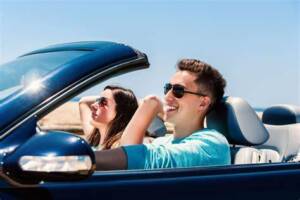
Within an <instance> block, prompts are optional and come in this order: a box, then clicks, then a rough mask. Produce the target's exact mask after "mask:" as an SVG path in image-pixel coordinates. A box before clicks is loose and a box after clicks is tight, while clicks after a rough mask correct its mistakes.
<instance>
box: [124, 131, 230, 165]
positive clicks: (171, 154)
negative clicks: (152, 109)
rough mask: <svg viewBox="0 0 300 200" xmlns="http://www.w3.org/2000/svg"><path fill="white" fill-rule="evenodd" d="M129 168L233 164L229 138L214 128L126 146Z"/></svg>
mask: <svg viewBox="0 0 300 200" xmlns="http://www.w3.org/2000/svg"><path fill="white" fill-rule="evenodd" d="M123 149H124V151H125V153H126V155H127V168H128V169H157V168H178V167H193V166H211V165H228V164H230V163H231V158H230V149H229V144H228V142H227V140H226V138H225V137H224V136H223V135H222V134H220V133H218V132H217V131H215V130H212V129H202V130H199V131H197V132H195V133H193V134H192V135H190V136H188V137H185V138H180V139H174V138H173V135H171V136H167V137H161V138H157V139H155V140H153V142H152V143H151V144H140V145H130V146H124V147H123Z"/></svg>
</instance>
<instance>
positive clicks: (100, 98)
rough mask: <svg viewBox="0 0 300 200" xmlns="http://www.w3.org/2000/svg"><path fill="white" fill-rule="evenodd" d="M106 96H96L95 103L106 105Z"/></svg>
mask: <svg viewBox="0 0 300 200" xmlns="http://www.w3.org/2000/svg"><path fill="white" fill-rule="evenodd" d="M107 102H108V101H107V98H106V97H99V98H97V99H96V103H97V104H98V105H99V106H101V107H103V106H107Z"/></svg>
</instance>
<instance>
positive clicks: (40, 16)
mask: <svg viewBox="0 0 300 200" xmlns="http://www.w3.org/2000/svg"><path fill="white" fill-rule="evenodd" d="M91 40H93V41H94V40H108V41H115V42H121V43H125V44H128V45H131V46H133V47H135V48H137V49H139V50H140V51H142V52H145V53H146V54H147V55H148V57H149V60H150V63H151V67H150V69H148V70H144V71H139V72H134V73H131V74H128V75H123V76H121V77H117V78H114V79H112V80H109V81H107V82H105V83H103V84H109V83H117V84H121V85H123V86H126V87H130V88H132V89H133V90H134V91H135V92H136V94H137V96H139V97H143V96H144V95H147V94H153V93H154V94H157V95H159V96H163V94H162V87H163V84H164V83H165V82H168V80H169V78H170V75H172V73H173V72H174V71H175V64H176V62H177V61H178V60H179V59H181V58H197V59H200V60H204V61H206V62H208V63H210V64H211V65H213V66H214V67H215V68H217V69H219V71H220V72H221V73H222V74H223V75H224V77H225V78H226V79H227V82H228V85H227V89H226V94H227V95H230V96H239V97H242V98H244V99H246V100H247V101H248V102H249V103H250V104H251V105H253V106H255V107H266V106H270V105H272V104H279V103H290V104H297V105H300V1H296V0H294V1H291V0H290V1H289V0H285V1H283V0H282V1H279V0H276V1H275V0H262V1H258V0H255V1H254V0H253V1H249V0H245V1H237V0H235V1H233V0H231V1H229V0H223V1H222V0H214V1H189V0H185V1H184V0H182V1H167V0H164V1H163V0H162V1H159V0H155V1H150V0H147V1H146V0H144V1H143V0H139V1H137V0H136V1H127V0H123V1H121V0H119V1H116V0H111V1H96V0H94V1H84V0H51V1H50V0H39V1H38V0H31V1H27V0H18V1H17V0H0V63H4V62H7V61H9V60H12V59H14V58H15V57H17V56H18V55H20V54H23V53H26V52H28V51H31V50H34V49H37V48H41V47H45V46H48V45H52V44H57V43H65V42H73V41H91ZM102 86H103V85H101V86H99V87H97V88H94V89H92V90H90V91H88V92H87V93H85V94H91V93H94V94H95V93H96V94H97V93H98V92H99V90H101V87H102Z"/></svg>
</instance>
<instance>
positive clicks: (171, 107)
mask: <svg viewBox="0 0 300 200" xmlns="http://www.w3.org/2000/svg"><path fill="white" fill-rule="evenodd" d="M177 109H178V107H175V106H169V105H166V106H165V107H164V111H165V112H172V111H175V110H177Z"/></svg>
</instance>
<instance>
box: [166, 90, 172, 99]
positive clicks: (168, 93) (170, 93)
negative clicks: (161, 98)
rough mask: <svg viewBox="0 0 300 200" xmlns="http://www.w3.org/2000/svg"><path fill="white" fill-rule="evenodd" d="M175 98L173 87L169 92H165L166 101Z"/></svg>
mask: <svg viewBox="0 0 300 200" xmlns="http://www.w3.org/2000/svg"><path fill="white" fill-rule="evenodd" d="M173 99H174V96H173V92H172V89H171V90H169V91H168V92H167V94H165V101H171V100H173Z"/></svg>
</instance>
